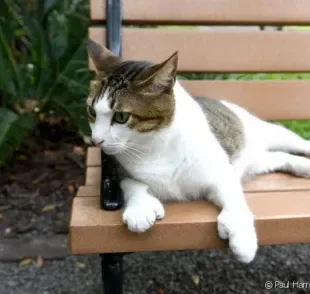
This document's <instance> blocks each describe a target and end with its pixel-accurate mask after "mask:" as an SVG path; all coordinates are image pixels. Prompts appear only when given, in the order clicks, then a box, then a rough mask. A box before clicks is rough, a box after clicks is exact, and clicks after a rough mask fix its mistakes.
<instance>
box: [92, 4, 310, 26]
mask: <svg viewBox="0 0 310 294" xmlns="http://www.w3.org/2000/svg"><path fill="white" fill-rule="evenodd" d="M105 2H106V1H104V0H91V1H90V8H91V9H90V11H91V19H92V21H95V22H103V21H104V20H105V16H106V9H105ZM122 12H123V13H122V14H123V22H124V23H125V24H145V23H149V24H309V23H310V2H309V0H272V2H271V1H270V0H250V1H249V0H233V1H232V0H152V1H146V0H123V1H122Z"/></svg>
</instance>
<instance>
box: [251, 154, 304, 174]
mask: <svg viewBox="0 0 310 294" xmlns="http://www.w3.org/2000/svg"><path fill="white" fill-rule="evenodd" d="M274 171H281V172H287V173H291V174H293V175H296V176H298V177H309V176H310V160H309V159H308V158H305V157H302V156H297V155H292V154H289V153H285V152H280V151H266V152H262V153H260V154H257V155H256V156H255V158H254V159H253V160H252V162H251V163H250V165H249V167H248V169H247V174H248V175H249V176H251V175H257V174H264V173H269V172H274Z"/></svg>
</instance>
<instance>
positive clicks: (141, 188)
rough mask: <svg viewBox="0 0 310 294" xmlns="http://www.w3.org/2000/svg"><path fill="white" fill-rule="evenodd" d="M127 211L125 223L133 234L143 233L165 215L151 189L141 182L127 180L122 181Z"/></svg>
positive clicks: (124, 214)
mask: <svg viewBox="0 0 310 294" xmlns="http://www.w3.org/2000/svg"><path fill="white" fill-rule="evenodd" d="M121 189H122V191H123V194H124V201H125V209H124V213H123V222H124V223H125V224H126V225H127V227H128V229H129V230H130V231H132V232H136V233H142V232H144V231H146V230H147V229H149V228H150V227H152V226H153V225H154V223H155V221H156V220H157V219H162V218H163V217H164V215H165V211H164V207H163V205H162V203H161V202H160V201H159V200H158V199H157V198H156V197H154V196H153V195H151V194H150V192H149V190H150V189H149V187H148V186H147V185H145V184H143V183H141V182H139V181H136V180H133V179H130V178H126V179H123V180H122V181H121Z"/></svg>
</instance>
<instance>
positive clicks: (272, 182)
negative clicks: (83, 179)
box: [77, 167, 310, 197]
mask: <svg viewBox="0 0 310 294" xmlns="http://www.w3.org/2000/svg"><path fill="white" fill-rule="evenodd" d="M89 175H90V176H91V179H92V185H91V186H81V187H80V188H79V190H78V192H77V197H91V196H99V193H100V181H101V178H100V176H101V171H100V168H99V167H98V168H92V171H91V172H89ZM88 182H90V180H89V181H88ZM243 189H244V191H245V192H247V193H257V192H281V191H308V190H310V181H309V179H306V178H298V177H295V176H291V175H288V174H283V173H272V174H267V175H259V176H256V177H255V178H254V179H252V180H250V181H249V182H247V183H245V184H244V185H243Z"/></svg>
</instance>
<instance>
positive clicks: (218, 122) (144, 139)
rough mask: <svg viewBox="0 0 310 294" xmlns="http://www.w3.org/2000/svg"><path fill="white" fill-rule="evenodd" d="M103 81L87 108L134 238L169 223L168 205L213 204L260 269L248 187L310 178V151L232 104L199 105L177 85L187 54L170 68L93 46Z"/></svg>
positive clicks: (220, 222)
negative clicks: (259, 178) (253, 180)
mask: <svg viewBox="0 0 310 294" xmlns="http://www.w3.org/2000/svg"><path fill="white" fill-rule="evenodd" d="M88 52H89V55H90V57H91V59H92V61H93V63H94V65H95V68H96V73H97V80H96V82H94V83H93V86H92V87H91V90H90V94H89V97H88V99H87V111H88V114H89V121H90V127H91V130H92V141H93V142H94V143H95V144H96V145H97V146H99V147H100V148H102V149H103V150H104V152H105V153H106V154H109V155H113V157H114V158H115V159H116V162H117V164H118V168H119V175H120V186H121V189H122V191H123V193H124V201H125V207H124V211H123V216H122V217H123V222H124V223H125V224H126V225H127V227H128V229H129V230H130V231H132V232H137V233H142V232H144V231H146V230H148V229H150V228H151V227H152V226H153V225H154V223H155V221H156V220H159V219H162V218H164V215H165V211H164V206H163V204H162V203H164V202H167V201H186V200H196V199H206V200H208V201H211V202H212V203H214V204H215V205H216V206H218V207H219V208H220V210H221V211H220V213H219V215H218V219H217V226H218V234H219V236H220V237H221V238H222V239H228V241H229V247H230V248H231V250H232V252H233V253H234V255H235V256H236V258H237V259H238V260H239V261H241V262H244V263H249V262H251V261H252V260H253V259H254V258H255V256H256V253H257V248H258V240H257V234H256V228H255V221H254V215H253V213H252V212H251V210H250V209H249V207H248V205H247V202H246V200H245V197H244V193H243V189H242V182H243V181H244V180H246V179H247V178H248V177H249V176H255V175H258V174H262V173H268V172H273V171H283V172H288V173H292V174H294V175H296V176H302V177H308V176H309V175H310V160H308V159H306V158H304V157H300V156H297V155H293V154H290V153H301V154H305V155H309V154H310V143H309V142H308V141H306V140H304V139H302V138H301V137H299V136H297V135H296V134H294V133H293V132H291V131H289V130H288V129H285V128H284V127H282V126H279V125H277V124H272V123H270V122H266V121H263V120H261V119H259V118H258V117H256V116H254V115H252V114H251V113H249V112H248V111H247V110H245V109H243V108H242V107H240V106H238V105H235V104H233V103H230V102H228V101H222V100H215V99H208V98H197V97H192V96H191V95H190V94H189V93H188V92H187V91H186V90H185V89H184V88H183V87H182V86H181V85H180V83H179V82H178V80H177V79H176V73H177V64H178V52H175V53H174V54H173V55H171V56H170V57H169V58H168V59H166V60H165V61H163V62H161V63H156V64H153V63H151V62H147V61H124V60H122V59H120V58H119V57H117V56H114V55H113V54H112V53H111V52H110V51H109V50H108V49H107V48H105V47H102V46H100V45H99V44H98V43H96V42H94V41H91V40H90V41H89V43H88Z"/></svg>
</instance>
